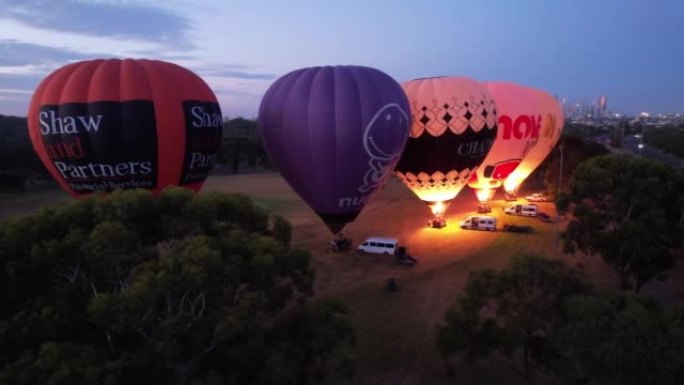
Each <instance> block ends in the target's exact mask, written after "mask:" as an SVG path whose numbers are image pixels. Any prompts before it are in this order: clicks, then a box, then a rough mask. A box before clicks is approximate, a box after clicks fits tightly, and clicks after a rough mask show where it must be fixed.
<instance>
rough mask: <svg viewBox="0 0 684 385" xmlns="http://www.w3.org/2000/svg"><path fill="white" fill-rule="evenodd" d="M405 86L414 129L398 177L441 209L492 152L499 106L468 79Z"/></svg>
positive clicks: (421, 80)
mask: <svg viewBox="0 0 684 385" xmlns="http://www.w3.org/2000/svg"><path fill="white" fill-rule="evenodd" d="M402 86H403V87H404V90H405V91H406V95H407V96H408V99H409V103H410V104H411V117H412V125H411V133H410V138H409V140H408V143H407V145H406V149H405V150H404V153H403V154H402V157H401V160H400V161H399V163H398V164H397V167H396V169H395V174H396V175H397V177H398V178H399V179H400V180H401V181H402V182H403V183H404V184H405V185H406V186H407V187H408V188H409V189H410V190H411V191H413V193H415V194H416V196H418V198H419V199H420V200H422V201H424V202H426V203H427V204H428V205H430V206H431V208H432V207H442V206H439V205H437V204H438V203H442V204H444V203H448V202H449V201H451V200H452V199H454V198H455V197H456V195H457V194H458V193H459V191H460V190H461V189H462V188H463V186H465V184H466V182H467V181H468V179H469V178H470V175H471V173H472V172H473V171H474V170H475V169H477V167H478V166H479V165H480V163H481V162H482V161H483V160H484V158H485V156H486V155H487V153H488V152H489V150H490V148H491V146H492V143H493V141H494V138H496V131H497V125H496V122H497V111H496V106H495V104H494V101H493V100H492V97H491V95H490V93H489V91H487V89H486V88H485V87H484V86H482V85H481V84H480V83H478V82H476V81H474V80H471V79H468V78H458V77H441V78H428V79H417V80H412V81H409V82H406V83H403V84H402ZM444 210H446V207H445V206H444ZM433 212H434V209H433Z"/></svg>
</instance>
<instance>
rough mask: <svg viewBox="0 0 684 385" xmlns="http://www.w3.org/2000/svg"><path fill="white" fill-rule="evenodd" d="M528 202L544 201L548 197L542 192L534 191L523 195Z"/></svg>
mask: <svg viewBox="0 0 684 385" xmlns="http://www.w3.org/2000/svg"><path fill="white" fill-rule="evenodd" d="M525 199H527V201H528V202H546V201H547V200H548V198H546V195H544V194H542V193H534V194H532V195H528V196H526V197H525Z"/></svg>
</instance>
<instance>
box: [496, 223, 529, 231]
mask: <svg viewBox="0 0 684 385" xmlns="http://www.w3.org/2000/svg"><path fill="white" fill-rule="evenodd" d="M503 231H508V232H511V233H531V232H532V231H534V228H532V226H518V225H509V224H504V226H503Z"/></svg>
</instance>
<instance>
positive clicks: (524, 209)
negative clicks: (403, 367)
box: [504, 204, 539, 217]
mask: <svg viewBox="0 0 684 385" xmlns="http://www.w3.org/2000/svg"><path fill="white" fill-rule="evenodd" d="M504 212H505V213H506V214H508V215H524V216H527V217H536V216H537V214H539V207H538V206H537V205H522V204H515V205H510V206H508V207H506V209H505V210H504Z"/></svg>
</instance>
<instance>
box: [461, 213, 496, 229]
mask: <svg viewBox="0 0 684 385" xmlns="http://www.w3.org/2000/svg"><path fill="white" fill-rule="evenodd" d="M461 228H462V229H470V230H488V231H494V230H496V218H494V217H490V216H487V215H471V216H469V217H468V218H466V220H465V221H463V222H461Z"/></svg>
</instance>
